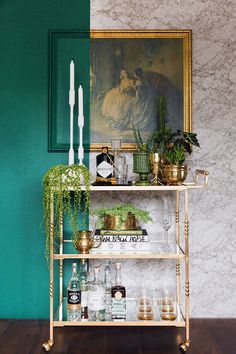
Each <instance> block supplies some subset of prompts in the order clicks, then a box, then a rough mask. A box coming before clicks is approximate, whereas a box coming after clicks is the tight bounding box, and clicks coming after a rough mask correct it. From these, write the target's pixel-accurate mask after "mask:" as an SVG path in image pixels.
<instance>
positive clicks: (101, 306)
mask: <svg viewBox="0 0 236 354" xmlns="http://www.w3.org/2000/svg"><path fill="white" fill-rule="evenodd" d="M99 273H100V267H94V280H92V281H91V282H90V283H89V292H88V314H89V321H105V288H104V283H103V282H102V281H101V280H100V277H99Z"/></svg>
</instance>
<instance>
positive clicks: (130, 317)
mask: <svg viewBox="0 0 236 354" xmlns="http://www.w3.org/2000/svg"><path fill="white" fill-rule="evenodd" d="M154 303H156V305H155V306H154V320H151V321H141V320H138V319H137V302H136V300H135V299H126V309H127V319H126V321H101V322H100V321H99V322H98V321H74V322H73V321H67V299H66V298H64V299H63V302H62V303H61V304H60V306H59V307H58V310H57V312H56V315H55V317H54V321H53V326H55V327H64V326H109V327H110V326H163V327H164V326H172V327H185V321H184V318H183V315H182V312H181V310H180V308H179V306H178V304H177V306H176V313H177V317H176V320H174V321H165V320H161V319H160V315H159V310H158V307H157V301H156V300H154Z"/></svg>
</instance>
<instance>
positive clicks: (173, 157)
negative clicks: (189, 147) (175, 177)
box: [164, 145, 185, 165]
mask: <svg viewBox="0 0 236 354" xmlns="http://www.w3.org/2000/svg"><path fill="white" fill-rule="evenodd" d="M164 157H165V160H166V161H167V162H168V163H169V164H170V165H182V164H183V163H184V161H185V154H184V147H183V146H182V145H173V146H172V147H171V148H169V149H167V150H166V151H165V153H164Z"/></svg>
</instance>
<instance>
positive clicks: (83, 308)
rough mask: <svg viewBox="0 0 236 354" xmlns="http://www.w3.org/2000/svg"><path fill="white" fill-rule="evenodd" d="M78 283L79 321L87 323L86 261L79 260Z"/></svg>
mask: <svg viewBox="0 0 236 354" xmlns="http://www.w3.org/2000/svg"><path fill="white" fill-rule="evenodd" d="M79 282H80V288H81V321H88V279H87V261H86V260H85V259H82V260H81V263H80V272H79Z"/></svg>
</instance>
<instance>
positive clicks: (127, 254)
mask: <svg viewBox="0 0 236 354" xmlns="http://www.w3.org/2000/svg"><path fill="white" fill-rule="evenodd" d="M64 243H70V244H71V240H64ZM163 246H164V244H163V242H158V241H150V249H149V250H137V249H133V250H132V251H128V250H108V251H106V252H105V251H103V250H102V249H101V250H99V248H97V249H92V250H91V251H92V252H90V253H88V254H80V253H73V251H71V252H72V253H67V252H66V253H63V254H59V253H57V254H54V255H53V258H54V259H55V260H58V259H59V260H60V259H76V258H79V259H125V258H128V259H185V254H184V252H183V250H182V249H181V247H180V246H178V245H177V244H176V243H175V242H169V246H170V247H169V248H170V249H169V250H167V251H166V250H164V248H163Z"/></svg>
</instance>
